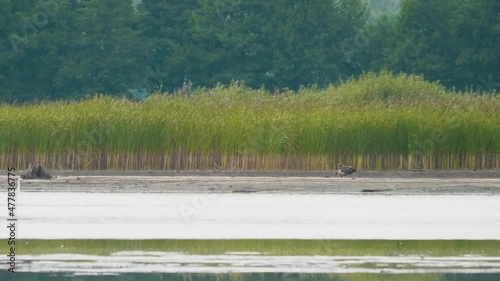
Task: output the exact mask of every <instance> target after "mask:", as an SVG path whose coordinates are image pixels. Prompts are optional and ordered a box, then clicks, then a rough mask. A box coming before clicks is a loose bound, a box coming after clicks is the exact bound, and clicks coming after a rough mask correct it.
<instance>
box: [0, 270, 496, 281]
mask: <svg viewBox="0 0 500 281" xmlns="http://www.w3.org/2000/svg"><path fill="white" fill-rule="evenodd" d="M0 280H3V281H14V280H24V281H66V280H68V281H69V280H71V281H90V280H92V281H153V280H154V281H156V280H169V281H232V280H235V281H285V280H286V281H309V280H311V281H323V280H325V281H326V280H336V281H361V280H363V281H366V280H372V281H498V280H500V274H288V273H286V274H285V273H249V274H187V273H185V274H161V273H150V274H123V275H116V276H109V275H108V276H73V275H69V274H52V273H16V274H11V273H7V272H0Z"/></svg>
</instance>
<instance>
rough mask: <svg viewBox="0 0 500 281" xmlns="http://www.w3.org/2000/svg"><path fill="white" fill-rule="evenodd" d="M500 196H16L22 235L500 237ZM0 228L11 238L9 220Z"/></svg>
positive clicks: (157, 237)
mask: <svg viewBox="0 0 500 281" xmlns="http://www.w3.org/2000/svg"><path fill="white" fill-rule="evenodd" d="M499 202H500V200H499V197H498V196H480V195H474V196H470V195H469V196H456V195H453V196H446V195H440V196H435V195H434V196H431V195H418V196H399V195H397V196H396V195H394V196H382V195H371V196H362V195H356V196H355V195H333V194H164V193H163V194H154V193H144V194H133V193H132V194H131V193H46V192H39V193H37V192H25V193H21V194H20V197H19V198H18V202H17V203H18V206H17V217H18V219H19V221H18V228H17V237H18V238H23V239H192V238H193V239H417V240H423V239H454V240H456V239H472V240H484V239H499V238H500V215H499V214H500V204H499ZM5 216H6V212H2V217H3V218H6V217H5ZM0 235H1V236H2V237H6V235H7V229H6V228H5V227H3V228H0Z"/></svg>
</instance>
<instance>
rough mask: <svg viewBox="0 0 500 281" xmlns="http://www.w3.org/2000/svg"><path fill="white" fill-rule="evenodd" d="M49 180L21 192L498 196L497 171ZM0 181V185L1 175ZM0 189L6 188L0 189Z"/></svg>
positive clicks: (163, 174) (117, 174)
mask: <svg viewBox="0 0 500 281" xmlns="http://www.w3.org/2000/svg"><path fill="white" fill-rule="evenodd" d="M51 173H52V174H53V175H56V176H57V177H56V178H53V179H51V180H24V181H22V183H21V186H22V190H23V191H27V192H41V191H43V192H140V193H142V192H147V193H257V192H258V193H307V194H315V193H330V194H384V195H390V194H394V195H396V194H397V195H425V194H442V195H449V194H456V195H459V194H486V195H500V171H404V172H395V171H389V172H373V171H361V172H358V173H357V174H356V175H355V176H354V177H344V178H340V177H335V174H334V173H332V172H331V171H328V172H294V171H288V172H255V171H250V172H244V171H238V172H232V171H180V172H175V171H51ZM0 181H1V182H4V183H6V182H7V177H6V176H1V177H0ZM2 189H6V185H3V187H2Z"/></svg>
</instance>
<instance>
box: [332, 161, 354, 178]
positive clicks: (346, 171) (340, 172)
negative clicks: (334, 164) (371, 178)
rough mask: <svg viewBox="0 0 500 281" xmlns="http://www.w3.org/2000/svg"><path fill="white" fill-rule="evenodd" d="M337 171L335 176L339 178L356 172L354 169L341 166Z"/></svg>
mask: <svg viewBox="0 0 500 281" xmlns="http://www.w3.org/2000/svg"><path fill="white" fill-rule="evenodd" d="M338 167H339V169H338V170H337V172H336V173H335V175H336V176H340V177H344V176H347V175H351V174H354V173H355V172H356V171H357V170H356V169H354V168H353V167H352V166H349V167H346V166H344V165H342V164H339V166H338Z"/></svg>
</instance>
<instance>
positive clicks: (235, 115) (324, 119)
mask: <svg viewBox="0 0 500 281" xmlns="http://www.w3.org/2000/svg"><path fill="white" fill-rule="evenodd" d="M0 120H1V121H0V122H1V123H0V153H1V155H0V166H1V167H2V168H4V169H5V168H7V167H8V166H14V167H19V168H25V167H27V166H28V164H29V163H33V162H40V163H42V165H45V166H46V167H47V168H48V169H87V170H93V169H110V170H129V169H130V170H138V169H139V170H141V169H154V170H197V169H230V170H240V169H243V170H331V169H334V168H335V167H336V165H337V164H338V163H344V164H350V165H353V166H356V167H358V168H359V169H370V170H404V169H499V168H500V97H499V96H494V95H493V96H492V95H482V94H478V93H456V92H451V91H446V90H445V89H444V88H443V87H441V86H440V85H438V84H435V83H429V82H426V81H424V80H423V79H422V78H419V77H417V76H411V75H404V74H400V75H394V74H390V73H380V74H371V73H369V74H365V75H363V76H361V77H360V78H358V79H352V80H349V81H346V82H345V83H343V84H342V85H337V86H333V85H332V86H329V87H327V88H323V89H319V88H315V87H311V88H303V89H301V90H299V91H298V92H292V91H282V92H281V93H279V94H272V93H270V92H267V91H265V90H263V89H259V90H252V89H249V88H246V87H244V86H243V85H241V84H239V83H234V84H232V85H229V86H217V87H214V88H211V89H198V90H196V91H194V92H192V93H190V94H189V95H185V94H184V95H182V94H180V93H170V94H166V93H157V94H154V95H152V96H150V97H149V98H147V99H146V100H144V101H142V102H135V101H130V100H127V99H117V98H111V97H106V96H94V97H91V98H88V99H85V100H81V101H59V102H41V103H37V104H25V105H1V106H0Z"/></svg>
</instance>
